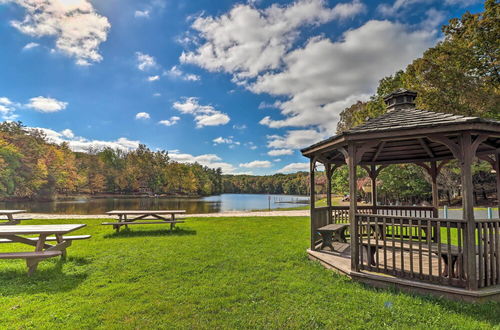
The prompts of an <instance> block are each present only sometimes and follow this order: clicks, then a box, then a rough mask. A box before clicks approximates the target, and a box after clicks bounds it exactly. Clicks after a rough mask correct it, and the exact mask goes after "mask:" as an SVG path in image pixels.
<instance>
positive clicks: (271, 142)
mask: <svg viewBox="0 0 500 330" xmlns="http://www.w3.org/2000/svg"><path fill="white" fill-rule="evenodd" d="M327 135H328V134H326V133H322V132H318V131H316V130H314V129H306V130H303V129H299V130H291V131H287V133H286V134H285V135H283V136H281V135H268V136H267V146H268V147H269V148H276V149H280V148H281V149H297V148H304V147H307V146H309V145H311V144H313V143H316V142H318V141H320V140H322V139H324V138H326V137H327Z"/></svg>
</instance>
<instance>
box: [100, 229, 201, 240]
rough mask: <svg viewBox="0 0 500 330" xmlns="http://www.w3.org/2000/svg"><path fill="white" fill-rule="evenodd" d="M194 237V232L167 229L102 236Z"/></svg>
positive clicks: (105, 236) (125, 231) (128, 231)
mask: <svg viewBox="0 0 500 330" xmlns="http://www.w3.org/2000/svg"><path fill="white" fill-rule="evenodd" d="M190 235H196V230H192V229H182V228H175V229H174V230H169V229H156V230H130V229H125V230H121V231H120V232H118V233H117V232H115V233H112V234H106V235H104V238H122V237H147V236H190Z"/></svg>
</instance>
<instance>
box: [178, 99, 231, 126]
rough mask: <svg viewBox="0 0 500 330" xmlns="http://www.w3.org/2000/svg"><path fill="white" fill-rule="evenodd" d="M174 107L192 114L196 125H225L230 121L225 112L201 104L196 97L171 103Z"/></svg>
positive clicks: (184, 112)
mask: <svg viewBox="0 0 500 330" xmlns="http://www.w3.org/2000/svg"><path fill="white" fill-rule="evenodd" d="M173 107H174V109H176V110H178V111H179V112H181V113H183V114H190V115H192V116H194V121H195V122H196V127H197V128H201V127H204V126H219V125H225V124H227V123H228V122H229V121H230V118H229V116H228V115H227V114H225V113H223V112H221V111H219V110H217V109H215V108H214V107H213V106H211V105H201V104H199V102H198V98H196V97H188V98H184V99H183V100H182V101H177V102H175V103H174V104H173Z"/></svg>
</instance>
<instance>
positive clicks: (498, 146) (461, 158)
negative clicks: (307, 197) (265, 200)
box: [302, 89, 500, 301]
mask: <svg viewBox="0 0 500 330" xmlns="http://www.w3.org/2000/svg"><path fill="white" fill-rule="evenodd" d="M416 96H417V94H416V93H415V92H412V91H409V90H404V89H400V90H397V91H395V92H393V93H391V94H390V95H388V96H387V97H386V98H385V102H386V104H387V113H385V114H383V115H381V116H379V117H377V118H373V119H370V120H368V121H367V122H366V123H365V124H363V125H361V126H357V127H354V128H352V129H350V130H347V131H345V132H343V133H342V134H339V135H335V136H333V137H331V138H329V139H326V140H324V141H321V142H319V143H316V144H314V145H311V146H310V147H307V148H305V149H303V150H302V154H303V155H304V156H305V157H308V158H309V159H310V185H311V189H310V190H311V245H310V249H309V250H308V253H309V257H310V258H311V259H315V260H319V261H320V262H321V263H322V264H323V265H325V266H327V267H329V268H333V269H335V270H337V271H339V272H341V273H344V274H346V275H348V276H350V277H352V278H353V279H356V280H360V281H362V282H365V283H369V284H372V285H375V286H379V287H393V286H396V287H398V288H401V289H404V290H410V291H417V292H421V293H431V294H437V295H444V296H448V297H452V298H458V299H465V300H474V301H476V300H484V299H492V298H496V299H498V298H500V219H475V217H474V205H473V204H474V198H473V190H474V187H473V181H472V170H471V166H472V163H473V161H474V159H475V158H479V159H481V160H485V161H487V162H489V163H490V164H491V166H492V167H493V169H494V171H495V172H496V177H497V191H498V192H500V122H497V121H493V120H486V119H481V118H478V117H466V116H460V115H453V114H445V113H438V112H431V111H424V110H419V109H416V108H415V98H416ZM453 159H456V160H457V161H458V165H459V167H460V169H461V191H462V207H463V217H462V218H461V219H441V218H439V212H438V207H439V195H438V184H437V177H438V175H439V173H440V171H441V169H442V167H443V166H444V165H445V164H446V163H448V162H449V161H451V160H453ZM318 163H321V164H323V165H324V168H325V174H326V177H327V181H328V184H327V206H326V207H316V205H315V200H316V196H315V189H314V186H315V171H316V165H317V164H318ZM406 163H412V164H416V165H419V166H421V167H423V168H424V169H425V171H427V173H428V174H429V176H430V177H431V178H432V185H431V186H432V199H433V201H432V206H388V205H379V204H378V203H377V176H378V174H379V173H380V172H381V171H382V170H383V169H384V168H386V167H387V166H390V165H391V164H406ZM343 165H347V166H348V168H349V195H350V205H349V207H347V206H345V207H344V206H332V199H331V178H332V175H333V173H334V171H335V170H336V169H337V168H339V167H340V166H343ZM359 167H361V168H364V169H365V170H366V172H367V173H368V175H369V177H370V179H371V182H372V184H371V185H372V187H371V195H372V203H371V205H362V206H358V202H357V198H356V197H357V184H356V178H357V171H358V169H359ZM342 224H344V225H342ZM332 242H333V243H332Z"/></svg>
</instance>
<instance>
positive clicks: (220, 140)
mask: <svg viewBox="0 0 500 330" xmlns="http://www.w3.org/2000/svg"><path fill="white" fill-rule="evenodd" d="M212 142H213V143H215V144H230V143H233V140H232V139H231V138H223V137H222V136H219V137H218V138H215V139H213V140H212Z"/></svg>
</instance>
